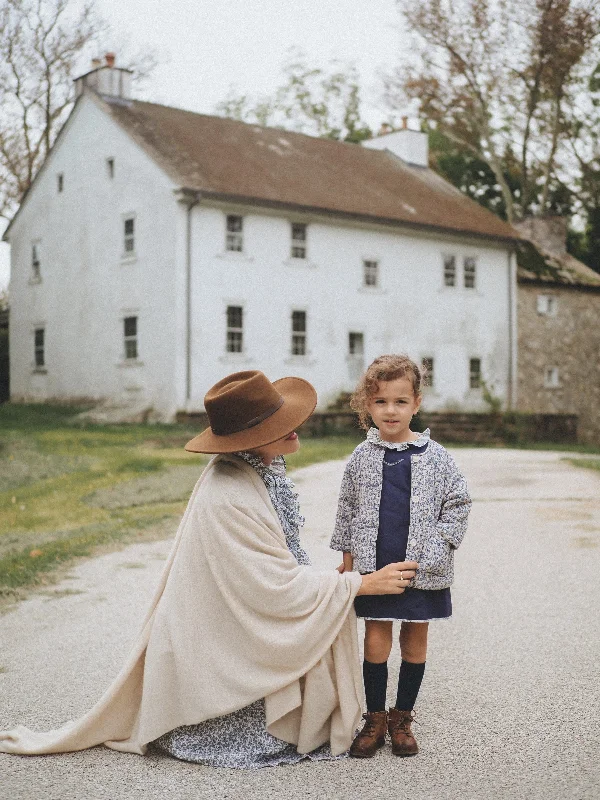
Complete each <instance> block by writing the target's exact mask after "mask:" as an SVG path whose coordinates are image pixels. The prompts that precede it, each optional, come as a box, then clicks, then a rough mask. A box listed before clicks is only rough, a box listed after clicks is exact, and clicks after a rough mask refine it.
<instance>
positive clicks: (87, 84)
mask: <svg viewBox="0 0 600 800" xmlns="http://www.w3.org/2000/svg"><path fill="white" fill-rule="evenodd" d="M132 75H133V72H132V71H131V70H130V69H124V68H123V67H115V54H114V53H106V55H105V56H104V63H102V61H101V59H99V58H94V59H92V69H91V70H90V72H86V74H85V75H81V76H80V77H79V78H76V79H75V94H76V96H77V97H79V95H81V94H83V91H84V90H85V89H86V88H88V89H93V90H94V91H95V92H97V93H98V94H101V95H104V96H106V97H119V98H121V99H122V100H130V99H131V76H132Z"/></svg>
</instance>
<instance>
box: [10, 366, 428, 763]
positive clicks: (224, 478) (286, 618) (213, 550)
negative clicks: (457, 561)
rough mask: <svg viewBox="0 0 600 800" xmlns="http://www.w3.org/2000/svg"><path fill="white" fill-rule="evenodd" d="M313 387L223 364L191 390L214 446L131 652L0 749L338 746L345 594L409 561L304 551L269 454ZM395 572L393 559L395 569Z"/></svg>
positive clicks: (356, 702)
mask: <svg viewBox="0 0 600 800" xmlns="http://www.w3.org/2000/svg"><path fill="white" fill-rule="evenodd" d="M315 405H316V394H315V391H314V389H313V387H312V386H311V385H310V384H309V383H308V382H307V381H304V380H302V379H301V378H283V379H281V380H279V381H275V382H274V383H271V382H270V381H269V380H268V379H267V378H266V377H265V376H264V375H263V374H262V373H261V372H238V373H235V374H234V375H230V376H228V377H227V378H224V379H223V380H222V381H220V382H219V383H217V384H216V385H215V386H214V387H213V388H212V389H211V390H210V391H209V392H208V394H207V395H206V397H205V407H206V411H207V414H208V418H209V423H210V427H209V428H208V429H207V430H205V431H204V432H203V433H201V434H200V435H199V436H196V437H195V438H194V439H192V440H191V441H190V442H188V444H187V445H186V449H187V450H190V451H192V452H197V453H217V454H219V455H217V457H216V458H214V459H212V461H211V462H210V463H209V465H208V466H207V467H206V469H205V470H204V472H203V473H202V476H201V477H200V479H199V481H198V483H197V484H196V487H195V488H194V491H193V493H192V496H191V498H190V501H189V503H188V507H187V509H186V512H185V514H184V517H183V519H182V521H181V524H180V526H179V530H178V532H177V536H176V538H175V542H174V545H173V548H172V551H171V554H170V557H169V560H168V562H167V565H166V567H165V571H164V573H163V576H162V579H161V582H160V585H159V588H158V590H157V593H156V595H155V598H154V600H153V603H152V605H151V608H150V610H149V612H148V615H147V617H146V620H145V623H144V626H143V629H142V632H141V634H140V636H139V638H138V640H137V641H136V643H135V645H134V648H133V650H132V653H131V655H130V657H129V659H128V661H127V663H126V664H125V666H124V667H123V669H122V671H121V673H120V674H119V675H118V676H117V678H116V680H115V681H114V683H113V684H112V685H111V686H110V687H109V689H108V690H107V691H106V693H105V694H104V696H103V697H102V698H101V700H100V701H99V702H98V703H97V704H96V706H94V708H92V709H91V711H89V712H88V713H87V714H86V715H85V716H84V717H82V718H81V719H79V720H77V721H75V722H70V723H67V724H66V725H65V726H63V727H62V728H60V729H58V730H55V731H49V732H48V733H34V732H32V731H29V730H27V729H26V728H24V727H22V726H19V727H18V728H16V729H15V730H13V731H5V732H3V733H0V752H6V753H21V754H29V755H37V754H40V753H58V752H67V751H71V750H84V749H86V748H88V747H93V746H94V745H98V744H104V745H106V746H107V747H110V748H113V749H115V750H121V751H125V752H134V753H140V754H143V753H145V752H146V750H147V748H148V745H150V744H152V746H153V747H158V748H160V749H161V750H162V751H164V752H166V753H169V754H170V755H173V756H175V757H176V758H182V759H186V760H190V761H197V762H199V763H203V764H211V765H214V766H225V767H261V766H268V765H272V764H282V763H290V762H294V761H298V760H300V759H302V758H306V757H310V758H330V757H332V756H336V755H339V754H341V753H344V752H345V751H346V750H347V749H348V748H349V746H350V743H351V741H352V737H353V734H354V731H355V729H356V726H357V724H358V721H359V719H360V714H361V697H362V685H361V674H360V668H359V658H358V647H357V637H356V620H355V616H354V611H353V602H354V598H355V596H356V595H358V594H400V593H402V592H403V591H404V588H405V587H406V586H407V585H408V584H409V582H410V579H411V578H412V577H414V572H413V570H414V568H415V567H416V566H417V565H416V564H414V563H413V562H403V563H400V564H390V565H388V566H386V567H384V568H383V569H381V570H379V571H378V572H373V573H371V574H369V575H360V574H358V573H356V572H348V573H344V574H340V573H339V572H337V571H335V570H328V571H324V570H322V569H317V568H315V567H311V566H310V565H309V559H308V557H307V555H306V553H305V552H304V550H302V548H301V546H300V541H299V535H298V529H299V527H300V525H301V524H302V522H303V520H302V517H301V516H300V513H299V509H298V503H297V499H296V495H295V494H294V492H293V491H292V484H291V482H290V481H289V479H287V478H286V477H285V462H284V460H283V457H282V456H283V455H284V454H286V453H292V452H295V451H296V450H297V449H298V447H299V442H298V436H297V435H296V434H295V432H294V429H295V428H296V427H298V426H299V425H300V424H301V423H302V422H304V421H305V420H306V419H307V418H308V417H309V416H310V415H311V413H312V412H313V410H314V408H315ZM401 571H402V572H403V574H402V575H401Z"/></svg>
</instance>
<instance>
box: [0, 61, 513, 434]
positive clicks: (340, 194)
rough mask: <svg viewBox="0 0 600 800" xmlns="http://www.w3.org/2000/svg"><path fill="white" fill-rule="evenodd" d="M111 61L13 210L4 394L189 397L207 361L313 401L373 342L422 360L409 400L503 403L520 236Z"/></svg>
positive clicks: (395, 165) (407, 157) (445, 187)
mask: <svg viewBox="0 0 600 800" xmlns="http://www.w3.org/2000/svg"><path fill="white" fill-rule="evenodd" d="M129 83H130V74H129V73H128V71H127V70H122V69H118V68H116V67H114V66H111V65H110V64H107V65H105V66H102V67H100V68H98V69H95V70H93V71H92V72H90V73H88V74H87V75H84V76H83V77H82V78H80V79H79V80H78V81H77V89H78V99H77V102H76V103H75V106H74V108H73V111H72V113H71V115H70V117H69V119H68V121H67V123H66V124H65V126H64V128H63V130H62V132H61V133H60V135H59V137H58V139H57V141H56V143H55V145H54V147H53V149H52V151H51V153H50V155H49V156H48V158H47V159H46V162H45V164H44V166H43V168H42V169H41V170H40V173H39V174H38V176H37V178H36V180H35V182H34V183H33V185H32V187H31V189H30V190H29V192H28V193H27V195H26V196H25V198H24V200H23V202H22V204H21V207H20V209H19V211H18V213H17V214H16V216H15V218H14V219H13V221H12V223H11V224H10V226H9V228H8V230H7V232H6V234H5V239H7V240H8V241H9V242H10V245H11V262H12V264H11V266H12V269H11V284H10V292H11V315H10V325H11V330H10V346H11V350H10V369H11V376H10V378H11V397H12V400H13V401H24V400H36V401H38V400H49V399H54V400H61V401H73V402H75V401H77V400H81V399H84V398H85V399H92V398H93V399H97V400H102V399H104V400H107V401H109V402H113V403H116V404H122V403H125V404H130V405H132V406H135V407H140V406H146V407H148V408H150V407H151V408H152V409H153V410H154V415H155V418H158V419H165V420H169V419H172V418H173V417H174V415H175V413H176V412H177V411H183V410H187V411H194V410H200V409H202V405H203V396H204V394H205V392H206V390H207V389H208V388H209V387H210V386H211V385H212V384H213V383H215V382H216V381H217V380H219V379H220V378H222V377H223V376H224V375H226V374H228V373H231V372H235V371H238V370H245V369H262V370H263V371H264V372H265V373H266V374H267V375H268V376H269V377H270V378H271V379H275V378H279V377H283V376H285V375H298V376H301V377H305V378H307V379H308V380H310V381H311V382H312V383H313V384H314V385H315V386H316V388H317V390H318V393H319V398H320V407H321V408H324V407H326V406H327V404H328V403H330V402H331V401H332V400H333V399H334V398H335V397H336V396H337V395H338V393H339V392H340V391H342V390H349V389H351V388H352V387H353V386H354V384H355V381H356V379H357V377H358V375H359V373H360V372H361V370H362V369H363V367H364V366H365V365H366V364H368V363H369V361H370V360H371V359H373V358H374V357H375V356H377V355H379V354H382V353H388V352H406V353H409V354H410V355H411V356H412V357H413V358H415V359H418V360H419V361H423V362H425V363H426V364H428V365H429V367H430V373H431V382H432V386H431V387H430V388H429V389H428V393H429V397H428V401H427V407H428V409H429V410H437V409H440V410H441V409H449V410H451V409H457V408H460V409H464V410H484V409H485V404H484V403H483V399H482V388H481V384H482V380H484V381H485V382H486V383H487V384H488V385H490V386H492V387H493V391H494V393H495V394H496V395H497V396H499V397H501V398H502V399H503V400H504V401H505V405H506V406H508V407H511V406H514V404H515V388H516V369H515V361H516V330H515V321H516V313H515V308H516V303H515V285H516V283H515V260H514V255H513V248H514V245H515V241H516V239H517V238H518V234H517V233H515V231H514V229H512V228H511V227H509V226H508V225H506V224H505V223H503V222H502V221H501V220H500V219H498V218H496V217H495V216H494V215H492V214H491V213H489V212H487V211H486V210H485V209H483V208H481V207H480V206H479V205H477V204H476V203H474V202H472V201H470V200H469V199H467V198H465V197H464V196H463V195H462V194H461V193H460V192H459V191H458V190H456V189H455V188H453V187H452V186H450V185H449V184H448V183H446V182H445V181H443V180H442V179H441V178H440V177H438V176H437V175H436V174H435V173H434V172H432V171H431V170H430V169H428V167H427V144H426V136H425V135H424V134H422V133H419V132H416V131H411V130H402V131H399V132H396V133H392V134H388V135H385V136H382V137H379V138H376V139H374V140H372V141H370V142H366V143H365V144H366V146H365V147H361V146H358V145H354V144H345V143H339V142H334V141H329V140H324V139H317V138H314V137H310V136H305V135H302V134H294V133H288V132H284V131H281V130H277V129H270V128H263V127H259V126H256V125H248V124H244V123H241V122H237V121H233V120H230V119H222V118H219V117H213V116H205V115H201V114H195V113H191V112H189V111H182V110H180V109H175V108H168V107H165V106H160V105H155V104H152V103H145V102H140V101H137V100H133V99H131V98H130V92H129Z"/></svg>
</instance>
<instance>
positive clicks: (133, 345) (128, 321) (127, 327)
mask: <svg viewBox="0 0 600 800" xmlns="http://www.w3.org/2000/svg"><path fill="white" fill-rule="evenodd" d="M123 322H124V334H125V336H124V341H125V358H126V359H135V358H137V357H138V344H137V317H125V319H124V320H123Z"/></svg>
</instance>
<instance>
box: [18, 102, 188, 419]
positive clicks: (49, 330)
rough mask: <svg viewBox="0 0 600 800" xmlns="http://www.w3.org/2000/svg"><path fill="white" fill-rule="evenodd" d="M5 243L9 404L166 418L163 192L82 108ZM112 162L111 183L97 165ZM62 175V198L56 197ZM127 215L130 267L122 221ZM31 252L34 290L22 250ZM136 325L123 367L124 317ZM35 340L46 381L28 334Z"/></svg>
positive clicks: (169, 370)
mask: <svg viewBox="0 0 600 800" xmlns="http://www.w3.org/2000/svg"><path fill="white" fill-rule="evenodd" d="M67 126H68V127H67V128H66V129H65V130H64V131H63V134H62V135H61V137H60V139H59V141H58V143H57V145H56V146H55V148H54V150H53V152H52V153H51V155H50V157H49V159H48V160H47V162H46V164H45V166H44V168H43V171H42V173H41V174H40V175H39V177H38V179H37V181H36V182H35V184H34V186H33V189H32V190H31V191H30V193H29V195H28V197H27V198H26V200H25V202H24V204H23V206H22V208H21V212H20V214H19V216H18V217H17V219H16V220H15V222H14V224H13V226H12V229H11V230H10V232H9V238H10V244H11V282H10V293H11V314H10V326H11V329H10V362H11V395H12V397H13V398H14V399H30V400H43V399H51V398H58V399H62V400H69V399H76V398H83V397H86V398H107V397H110V398H113V399H114V400H115V401H116V402H120V401H123V400H126V401H129V402H134V403H138V402H144V401H147V400H148V399H150V400H151V401H152V402H153V403H156V405H157V406H158V407H160V408H163V409H171V410H174V408H175V405H176V402H175V400H174V397H173V385H174V382H175V373H176V370H177V358H176V354H177V352H178V350H179V349H180V347H179V346H178V344H177V342H176V341H175V339H174V330H175V328H176V325H175V315H176V308H177V306H176V272H177V267H176V262H177V257H178V250H177V247H176V219H177V215H178V214H179V208H178V205H177V203H176V201H175V199H174V196H173V188H174V186H173V184H172V183H171V181H170V180H169V179H168V178H167V177H166V176H165V174H164V173H163V172H162V171H161V170H160V169H159V168H158V167H157V166H156V164H155V163H154V162H153V161H151V160H150V159H149V158H148V157H147V156H146V155H145V154H144V153H143V152H142V150H141V149H140V148H139V147H138V146H137V145H136V144H135V143H134V142H133V141H132V140H131V139H130V138H129V136H128V135H126V134H125V133H124V132H123V131H122V130H121V129H120V127H119V126H117V125H116V124H115V123H114V122H113V121H112V120H111V119H110V117H109V116H108V115H107V114H106V113H104V111H102V110H101V109H100V108H98V106H97V105H96V103H95V102H93V101H92V100H90V99H89V98H87V97H84V98H82V99H81V100H80V101H79V104H78V106H77V107H76V109H75V111H74V112H73V114H72V116H71V118H70V120H69V122H68V123H67ZM108 158H113V159H114V178H112V179H111V178H110V177H109V174H108V168H107V163H106V160H107V159H108ZM59 173H62V174H63V176H64V178H63V180H64V189H63V191H62V192H61V193H58V191H57V175H58V174H59ZM130 212H131V213H134V214H135V228H136V247H135V250H136V252H135V257H134V258H127V259H124V258H122V256H123V217H124V215H126V214H128V213H130ZM34 240H39V242H40V252H41V282H39V283H35V282H32V280H31V278H32V270H31V244H32V242H33V241H34ZM125 316H137V317H138V349H139V359H138V361H137V362H136V363H135V364H133V363H127V362H125V361H124V357H123V356H124V345H123V317H125ZM37 326H39V327H44V328H45V330H46V348H45V349H46V353H45V361H46V364H45V370H43V371H40V370H37V371H36V370H35V369H34V345H33V331H34V328H35V327H37Z"/></svg>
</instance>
